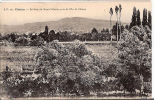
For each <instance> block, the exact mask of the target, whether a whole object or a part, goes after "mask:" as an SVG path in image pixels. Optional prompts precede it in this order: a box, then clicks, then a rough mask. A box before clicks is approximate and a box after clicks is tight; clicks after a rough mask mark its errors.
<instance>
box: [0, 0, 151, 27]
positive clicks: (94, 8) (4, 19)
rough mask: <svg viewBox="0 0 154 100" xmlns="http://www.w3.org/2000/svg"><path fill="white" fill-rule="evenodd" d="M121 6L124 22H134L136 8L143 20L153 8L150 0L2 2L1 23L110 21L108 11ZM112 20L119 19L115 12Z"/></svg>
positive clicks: (0, 5)
mask: <svg viewBox="0 0 154 100" xmlns="http://www.w3.org/2000/svg"><path fill="white" fill-rule="evenodd" d="M119 4H121V5H122V13H121V21H122V22H126V23H129V22H130V21H131V16H132V13H133V7H134V6H135V7H136V8H137V9H139V10H140V12H141V19H142V11H143V9H144V8H146V9H148V10H149V11H151V9H152V5H151V2H150V1H149V0H146V1H145V0H141V1H139V0H129V1H125V0H123V1H122V0H109V1H91V2H39V3H38V2H28V3H27V2H20V3H18V2H2V3H0V24H1V25H20V24H25V23H33V22H44V21H56V20H59V19H62V18H66V17H85V18H92V19H102V20H110V14H109V9H110V8H111V7H112V8H113V9H115V6H116V5H117V6H118V5H119ZM30 9H31V10H30ZM34 9H35V10H34ZM40 9H42V10H40ZM57 9H58V10H57ZM66 9H67V10H66ZM75 9H76V10H75ZM112 20H116V14H115V13H114V14H113V17H112Z"/></svg>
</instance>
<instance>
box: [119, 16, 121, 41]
mask: <svg viewBox="0 0 154 100" xmlns="http://www.w3.org/2000/svg"><path fill="white" fill-rule="evenodd" d="M120 19H121V13H120V16H119V29H120V34H119V37H120V39H121V20H120Z"/></svg>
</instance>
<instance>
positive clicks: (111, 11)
mask: <svg viewBox="0 0 154 100" xmlns="http://www.w3.org/2000/svg"><path fill="white" fill-rule="evenodd" d="M109 13H110V15H111V16H110V28H111V27H112V20H111V18H112V15H113V9H112V8H110V12H109ZM110 32H111V31H110ZM111 42H112V32H111Z"/></svg>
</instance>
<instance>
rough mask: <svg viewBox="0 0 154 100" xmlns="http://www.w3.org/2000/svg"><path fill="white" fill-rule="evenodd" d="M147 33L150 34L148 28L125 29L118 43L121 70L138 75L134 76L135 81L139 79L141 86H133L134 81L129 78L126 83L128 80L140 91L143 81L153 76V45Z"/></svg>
mask: <svg viewBox="0 0 154 100" xmlns="http://www.w3.org/2000/svg"><path fill="white" fill-rule="evenodd" d="M147 34H149V33H148V30H147V29H145V28H143V27H138V26H134V27H132V28H131V30H130V31H128V30H125V31H124V32H123V33H122V40H121V42H119V44H118V50H119V54H118V58H119V60H118V61H119V63H120V65H119V66H120V67H119V68H120V70H122V72H124V73H123V74H124V75H125V74H126V73H125V72H128V73H131V74H133V76H135V77H136V78H135V77H134V78H135V79H133V78H132V79H133V80H134V82H136V81H135V80H139V81H137V82H138V83H135V84H137V85H139V84H140V85H139V87H136V86H135V85H134V86H132V85H133V84H134V83H133V82H132V83H130V82H129V80H126V82H125V83H127V81H128V83H129V84H130V85H131V86H132V88H136V89H139V90H140V92H142V91H143V90H142V86H143V82H147V81H150V80H149V79H150V78H151V46H150V45H149V43H148V42H147V40H151V38H150V37H149V36H148V35H147ZM123 70H124V71H123ZM119 72H121V71H119ZM126 75H127V74H126ZM128 76H129V75H128ZM147 76H148V77H147ZM120 80H121V75H120ZM123 85H124V84H123ZM128 90H129V89H128ZM129 91H130V92H131V91H134V90H129Z"/></svg>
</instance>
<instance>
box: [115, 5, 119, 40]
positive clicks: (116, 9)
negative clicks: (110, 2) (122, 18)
mask: <svg viewBox="0 0 154 100" xmlns="http://www.w3.org/2000/svg"><path fill="white" fill-rule="evenodd" d="M118 11H119V8H118V6H116V7H115V12H116V15H117V30H118V25H119V22H118ZM117 42H118V31H117Z"/></svg>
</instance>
